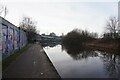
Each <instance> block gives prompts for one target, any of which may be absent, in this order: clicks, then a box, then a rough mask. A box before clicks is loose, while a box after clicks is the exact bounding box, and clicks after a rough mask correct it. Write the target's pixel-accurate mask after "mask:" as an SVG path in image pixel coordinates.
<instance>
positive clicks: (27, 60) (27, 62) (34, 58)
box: [2, 44, 60, 78]
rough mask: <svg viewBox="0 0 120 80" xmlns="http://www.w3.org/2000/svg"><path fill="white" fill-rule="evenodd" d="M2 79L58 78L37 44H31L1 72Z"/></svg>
mask: <svg viewBox="0 0 120 80" xmlns="http://www.w3.org/2000/svg"><path fill="white" fill-rule="evenodd" d="M2 77H3V78H60V76H59V74H58V73H57V71H56V69H55V68H54V66H53V64H52V63H51V61H50V60H49V58H48V57H47V55H46V53H45V52H44V50H43V48H42V47H41V45H39V44H33V45H32V46H31V47H30V48H29V49H28V50H26V51H25V52H23V53H22V54H21V55H20V56H19V57H18V58H17V59H16V60H15V61H13V62H12V63H11V64H10V65H9V66H8V67H7V69H6V70H5V71H4V72H3V75H2Z"/></svg>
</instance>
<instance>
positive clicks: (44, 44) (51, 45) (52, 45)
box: [41, 42, 60, 47]
mask: <svg viewBox="0 0 120 80" xmlns="http://www.w3.org/2000/svg"><path fill="white" fill-rule="evenodd" d="M58 44H60V42H46V43H41V45H42V47H48V46H49V47H55V46H56V45H58Z"/></svg>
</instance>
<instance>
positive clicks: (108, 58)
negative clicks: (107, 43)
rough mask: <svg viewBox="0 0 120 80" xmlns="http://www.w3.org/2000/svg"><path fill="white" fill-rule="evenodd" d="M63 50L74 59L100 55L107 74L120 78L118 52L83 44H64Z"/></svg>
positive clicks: (119, 56)
mask: <svg viewBox="0 0 120 80" xmlns="http://www.w3.org/2000/svg"><path fill="white" fill-rule="evenodd" d="M61 49H62V51H64V50H65V51H66V52H67V53H68V54H69V55H70V56H71V57H72V58H73V59H74V60H81V59H87V58H89V57H99V58H100V59H101V60H102V62H103V65H104V70H105V73H106V75H109V77H112V78H119V79H120V55H118V54H117V53H118V52H116V53H108V52H105V51H104V52H103V51H98V50H95V49H90V48H86V47H83V46H80V47H76V46H74V47H72V46H68V45H62V48H61Z"/></svg>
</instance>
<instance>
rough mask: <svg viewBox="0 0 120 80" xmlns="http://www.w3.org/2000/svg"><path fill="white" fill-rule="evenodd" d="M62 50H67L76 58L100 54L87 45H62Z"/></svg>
mask: <svg viewBox="0 0 120 80" xmlns="http://www.w3.org/2000/svg"><path fill="white" fill-rule="evenodd" d="M62 50H65V51H66V52H67V53H68V54H69V55H70V56H71V57H72V58H73V59H75V60H79V59H86V58H88V57H96V56H98V54H97V52H95V51H94V50H93V49H89V48H86V47H76V46H74V47H70V46H65V45H62Z"/></svg>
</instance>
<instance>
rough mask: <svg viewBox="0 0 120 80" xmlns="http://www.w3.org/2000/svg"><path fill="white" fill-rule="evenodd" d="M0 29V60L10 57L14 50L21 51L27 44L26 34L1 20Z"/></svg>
mask: <svg viewBox="0 0 120 80" xmlns="http://www.w3.org/2000/svg"><path fill="white" fill-rule="evenodd" d="M2 20H3V21H2V23H1V25H2V28H1V34H0V35H1V36H2V37H1V38H0V39H1V41H0V44H1V46H0V47H1V48H2V58H3V59H5V58H6V57H8V56H9V55H11V54H12V53H13V52H14V51H15V50H17V49H21V48H22V47H23V46H25V45H26V44H27V37H26V33H25V32H24V31H23V30H21V29H19V28H17V27H16V26H14V25H13V24H11V23H10V22H8V21H7V20H5V19H3V18H2Z"/></svg>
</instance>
